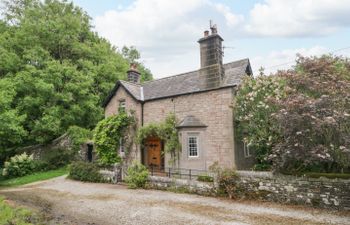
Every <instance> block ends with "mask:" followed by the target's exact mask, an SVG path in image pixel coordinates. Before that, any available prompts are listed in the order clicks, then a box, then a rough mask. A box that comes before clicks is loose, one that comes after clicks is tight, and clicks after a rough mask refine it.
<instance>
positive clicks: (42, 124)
mask: <svg viewBox="0 0 350 225" xmlns="http://www.w3.org/2000/svg"><path fill="white" fill-rule="evenodd" d="M3 5H4V8H3V9H2V11H1V13H2V17H1V19H0V58H1V60H0V155H1V158H0V162H1V161H3V160H4V157H6V156H7V155H11V153H6V154H5V150H8V149H11V148H13V147H18V146H25V145H31V144H38V143H47V142H50V141H51V140H53V139H54V138H57V137H59V136H60V135H62V134H63V133H64V132H66V130H67V129H68V128H69V127H70V126H79V127H82V128H86V129H92V128H94V127H95V125H96V123H97V122H98V121H99V120H100V119H101V118H102V117H103V114H102V107H101V103H102V101H103V100H104V99H105V97H106V96H107V94H108V92H109V91H110V89H112V87H113V86H114V84H115V82H116V81H117V80H119V79H126V71H127V70H128V68H129V62H130V61H137V60H138V59H139V58H140V54H139V53H138V52H137V50H136V49H135V48H133V47H130V48H124V49H123V51H121V50H118V49H117V48H116V47H113V46H112V45H111V44H110V43H109V42H108V41H107V40H105V39H103V38H101V37H99V36H98V35H97V33H95V32H93V31H92V26H91V18H90V17H89V15H87V14H86V12H84V11H83V10H82V9H81V8H79V7H76V6H74V4H73V3H68V2H67V1H59V0H46V1H40V0H14V1H13V0H4V1H3ZM138 64H139V65H138V67H139V69H140V71H141V75H142V77H141V80H149V79H152V74H151V73H150V71H149V70H148V69H146V68H144V66H143V65H142V64H141V63H138Z"/></svg>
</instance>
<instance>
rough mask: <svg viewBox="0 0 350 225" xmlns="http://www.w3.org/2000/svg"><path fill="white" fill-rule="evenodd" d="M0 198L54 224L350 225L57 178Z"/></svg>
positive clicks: (343, 216)
mask: <svg viewBox="0 0 350 225" xmlns="http://www.w3.org/2000/svg"><path fill="white" fill-rule="evenodd" d="M0 194H1V195H5V196H7V197H8V198H9V199H11V200H13V201H15V202H19V203H21V204H25V205H27V206H31V207H34V208H37V209H39V210H41V211H42V212H45V213H46V215H48V216H49V219H50V221H51V224H74V225H75V224H77V225H83V224H91V225H92V224H96V225H112V224H123V225H124V224H125V225H127V224H147V225H149V224H166V225H171V224H186V225H187V224H210V225H211V224H225V225H226V224H237V225H240V224H259V225H260V224H287V225H288V224H303V225H306V224H349V225H350V213H348V212H336V211H326V210H317V209H310V208H303V207H295V206H282V205H278V204H273V203H261V202H246V201H244V202H241V201H238V202H237V201H232V200H227V199H218V198H211V197H202V196H197V195H189V194H177V193H172V192H164V191H156V190H130V189H127V188H126V187H125V186H121V185H111V184H91V183H81V182H77V181H71V180H68V179H65V177H59V178H55V179H52V180H49V181H45V182H40V183H36V184H32V185H27V186H22V187H20V188H14V189H7V190H0Z"/></svg>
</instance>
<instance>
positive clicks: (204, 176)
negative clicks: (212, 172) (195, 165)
mask: <svg viewBox="0 0 350 225" xmlns="http://www.w3.org/2000/svg"><path fill="white" fill-rule="evenodd" d="M197 180H198V181H202V182H214V178H213V177H211V176H209V175H208V174H201V175H198V177H197Z"/></svg>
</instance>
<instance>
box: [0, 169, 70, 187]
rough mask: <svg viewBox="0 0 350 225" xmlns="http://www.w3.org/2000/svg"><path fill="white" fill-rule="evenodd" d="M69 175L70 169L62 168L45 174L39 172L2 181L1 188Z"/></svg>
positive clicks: (0, 182)
mask: <svg viewBox="0 0 350 225" xmlns="http://www.w3.org/2000/svg"><path fill="white" fill-rule="evenodd" d="M65 174H68V168H67V167H64V168H60V169H57V170H50V171H45V172H37V173H33V174H30V175H27V176H23V177H17V178H11V179H7V180H3V179H0V187H14V186H19V185H23V184H29V183H33V182H36V181H41V180H47V179H50V178H54V177H59V176H62V175H65Z"/></svg>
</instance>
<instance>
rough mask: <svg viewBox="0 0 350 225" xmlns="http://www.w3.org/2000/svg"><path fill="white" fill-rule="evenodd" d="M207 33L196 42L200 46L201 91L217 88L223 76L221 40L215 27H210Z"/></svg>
mask: <svg viewBox="0 0 350 225" xmlns="http://www.w3.org/2000/svg"><path fill="white" fill-rule="evenodd" d="M210 30H211V34H209V31H205V32H204V37H203V38H201V39H199V40H198V43H199V46H200V58H201V68H200V70H199V76H200V79H199V80H200V83H201V89H211V88H216V87H219V86H220V84H221V81H222V78H223V76H224V68H223V60H222V57H223V53H222V41H223V40H224V39H222V38H221V37H220V35H219V34H218V32H217V27H216V25H210Z"/></svg>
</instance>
